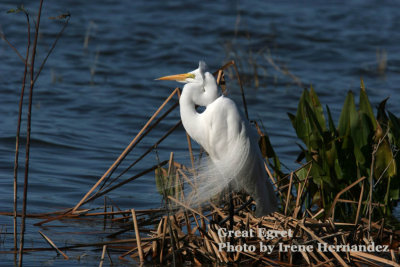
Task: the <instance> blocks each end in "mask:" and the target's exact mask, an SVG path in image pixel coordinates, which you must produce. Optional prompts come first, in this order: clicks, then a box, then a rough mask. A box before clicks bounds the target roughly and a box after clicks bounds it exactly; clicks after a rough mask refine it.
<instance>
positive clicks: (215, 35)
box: [0, 0, 400, 266]
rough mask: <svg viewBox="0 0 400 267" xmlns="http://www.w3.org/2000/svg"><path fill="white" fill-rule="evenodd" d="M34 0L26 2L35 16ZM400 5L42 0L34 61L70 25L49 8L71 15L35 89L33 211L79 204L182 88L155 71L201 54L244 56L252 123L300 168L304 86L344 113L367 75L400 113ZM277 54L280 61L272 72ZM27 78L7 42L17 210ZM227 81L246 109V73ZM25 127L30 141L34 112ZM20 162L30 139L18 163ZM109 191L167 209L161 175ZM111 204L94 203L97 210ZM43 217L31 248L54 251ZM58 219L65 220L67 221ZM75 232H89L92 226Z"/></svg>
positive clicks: (4, 158)
mask: <svg viewBox="0 0 400 267" xmlns="http://www.w3.org/2000/svg"><path fill="white" fill-rule="evenodd" d="M33 2H34V3H33ZM37 2H38V1H25V3H24V4H25V7H26V8H27V9H28V10H29V11H30V13H31V14H32V15H34V16H35V15H36V12H37V7H38V3H37ZM15 6H16V3H15V2H14V1H2V2H0V26H1V30H2V31H3V32H4V34H5V35H6V36H7V38H8V39H9V40H10V41H11V42H12V43H13V44H14V45H15V46H16V47H17V48H18V50H19V51H20V52H21V54H22V55H24V54H25V47H26V23H25V18H24V16H23V15H22V14H7V13H6V11H7V10H9V9H11V8H15ZM399 7H400V4H399V3H397V2H394V1H372V0H369V1H356V0H353V1H334V2H329V3H319V4H316V3H311V2H309V3H308V2H307V3H303V4H293V3H291V2H290V1H219V2H218V1H212V2H211V1H210V2H206V3H202V2H201V1H129V0H124V1H117V2H116V1H45V2H44V7H43V14H42V20H41V28H40V32H41V34H40V38H39V43H38V55H37V61H36V62H37V63H36V65H37V66H39V62H41V61H42V59H43V58H44V56H45V55H46V53H47V51H48V49H49V47H50V46H51V44H52V41H53V40H54V38H55V36H56V34H57V33H58V31H59V30H60V29H61V27H62V23H61V22H58V21H55V20H50V19H49V17H51V16H57V15H59V14H61V13H65V12H70V13H71V15H72V17H71V20H70V23H69V25H68V27H67V29H66V30H65V32H64V34H63V36H62V38H61V39H60V40H59V42H58V44H57V47H56V49H55V50H54V52H53V54H52V55H51V56H50V58H49V60H48V62H47V64H46V66H45V68H44V70H43V72H42V74H41V75H40V77H39V79H38V81H37V84H36V86H35V91H34V101H33V111H32V113H33V118H32V146H31V162H30V177H29V181H30V184H29V185H30V186H29V199H28V213H35V212H49V211H54V210H59V209H61V208H66V207H71V206H73V205H75V204H76V203H77V202H78V201H79V200H80V198H82V196H83V195H84V194H85V193H86V192H87V191H88V189H89V188H90V187H91V186H92V185H93V184H94V183H95V182H96V181H97V179H98V178H99V177H100V176H101V175H102V174H103V173H104V171H105V170H106V169H107V168H108V166H110V165H111V164H112V163H113V162H114V160H115V159H116V158H117V157H118V155H119V154H120V153H121V152H122V150H123V149H124V148H125V146H126V145H127V144H129V142H130V141H131V140H132V138H133V137H134V136H135V135H136V134H137V132H138V131H139V129H140V128H141V127H142V126H143V125H144V124H145V122H146V121H147V119H148V118H149V117H150V116H151V115H152V113H153V112H154V111H155V110H156V109H157V108H158V106H159V105H160V104H161V103H162V102H163V101H164V99H165V98H166V97H167V96H168V95H169V94H170V93H171V92H172V90H173V88H174V87H175V86H177V84H175V83H165V82H159V81H155V80H154V79H155V78H157V77H160V76H164V75H168V74H175V73H182V72H187V71H190V70H193V69H195V68H197V64H198V61H199V60H201V59H202V60H205V61H206V62H207V63H208V65H209V67H210V69H211V70H215V69H217V68H218V67H219V66H221V65H223V64H224V63H226V62H227V61H229V60H231V59H235V60H236V62H237V63H238V66H239V71H240V73H241V75H242V78H243V80H244V81H245V91H246V98H247V102H248V106H249V114H250V118H251V119H255V120H259V121H262V123H263V125H264V127H265V129H266V131H267V132H268V134H269V135H270V137H271V141H272V143H273V145H274V148H275V150H276V151H277V153H278V155H279V157H280V159H281V161H282V162H284V163H285V165H286V166H287V167H288V168H289V169H293V168H295V167H297V165H296V164H295V163H294V160H295V159H296V156H297V154H298V147H297V145H296V142H299V140H297V139H296V138H295V133H294V130H293V129H292V126H291V123H290V121H289V119H288V117H287V114H286V113H287V112H292V113H293V112H295V110H296V107H297V102H298V99H299V97H300V95H301V92H302V86H309V85H310V84H312V85H313V86H314V88H315V89H316V91H317V93H318V95H319V96H320V100H321V102H322V103H326V104H328V105H329V106H330V108H331V110H332V112H333V115H334V117H336V118H338V115H339V111H340V109H341V106H342V103H343V101H344V98H345V95H346V92H347V91H348V90H350V89H351V90H353V91H355V92H358V88H359V82H360V77H362V78H363V79H364V82H365V84H366V86H367V90H368V94H369V97H370V100H371V102H372V103H373V105H374V106H376V105H377V104H378V103H379V102H380V101H381V100H382V99H384V98H386V97H388V96H390V99H389V101H388V105H387V107H388V109H389V110H390V111H392V112H393V113H395V114H400V108H399V105H398V103H399V101H400V97H399V94H398V84H399V83H400V76H399V72H400V52H399V49H398V44H399V43H400V32H399V31H398V29H399V27H400V25H399V24H400V13H399V12H398V10H399ZM85 39H86V40H87V41H86V45H85ZM377 51H380V52H381V53H386V55H387V62H386V63H387V64H386V68H384V69H383V71H378V60H377ZM268 57H269V58H270V59H272V60H273V62H274V64H276V65H277V66H279V67H280V69H281V70H276V69H275V68H274V67H273V64H271V62H269V61H268V60H267V58H268ZM248 59H251V61H252V63H249V60H248ZM255 64H256V65H257V70H256V71H254V68H253V67H254V65H255ZM286 69H287V70H288V71H289V72H290V73H291V75H292V76H290V75H287V74H284V72H285V71H282V70H286ZM22 74H23V64H22V62H21V60H20V59H19V58H18V57H17V56H16V54H15V53H14V52H13V51H12V50H11V49H10V48H9V47H8V45H7V44H6V43H5V42H3V41H1V42H0V118H1V119H0V184H1V186H0V211H11V210H12V199H13V194H12V191H13V190H12V177H13V159H14V150H15V132H16V127H17V112H18V101H19V94H20V89H21V79H22ZM227 74H229V73H227ZM293 77H298V80H294V78H293ZM227 78H228V87H229V92H230V95H231V97H232V98H233V99H234V100H235V101H236V102H237V103H238V104H241V98H240V94H239V89H238V86H237V83H236V81H235V80H234V79H233V77H231V76H230V75H227ZM300 83H301V85H300V86H299V84H300ZM356 94H357V93H356ZM26 98H27V97H26ZM25 111H26V109H25ZM24 118H25V116H24ZM178 120H179V112H178V110H176V111H174V112H173V113H172V114H171V115H170V116H169V117H167V119H166V120H165V121H163V122H162V123H161V124H160V127H159V128H157V129H156V130H154V132H152V134H151V135H150V136H149V137H148V138H146V139H144V140H143V142H142V143H141V144H140V145H139V146H138V147H137V148H135V150H133V151H132V153H131V154H130V155H129V157H128V158H127V161H126V162H127V163H125V164H123V166H126V165H127V164H129V163H130V162H132V161H133V160H134V159H135V158H137V157H138V156H139V155H140V154H142V153H143V152H144V151H145V149H146V148H147V147H149V146H150V145H152V144H153V143H154V142H155V141H156V140H157V139H158V138H160V137H161V136H162V135H163V133H164V132H165V131H166V130H167V129H169V128H170V127H172V125H174V124H175V123H176V121H178ZM22 129H23V136H25V129H26V123H25V119H24V122H23V126H22ZM182 140H185V135H184V130H183V128H179V129H178V130H177V131H176V132H175V133H174V134H172V135H171V136H170V137H169V138H168V139H166V140H165V141H164V142H163V143H162V144H161V145H160V146H159V147H158V149H157V151H158V156H159V158H160V160H165V159H168V157H169V153H170V152H171V151H173V152H174V153H175V155H176V157H177V159H178V160H182V161H185V160H186V161H187V156H188V155H187V144H186V143H185V142H183V141H182ZM23 159H24V147H23V146H22V147H21V158H20V162H21V165H22V164H23ZM156 163H157V155H156V153H155V152H152V153H150V154H149V156H148V157H147V158H145V160H143V161H142V162H141V163H140V164H138V165H137V166H136V167H135V168H134V169H133V170H131V171H130V172H129V173H128V175H127V176H126V177H128V176H132V175H134V174H136V173H138V172H140V171H142V170H144V169H146V168H148V167H150V166H152V165H154V164H156ZM22 170H23V169H22V168H21V171H20V176H19V177H20V181H21V180H22V177H23V175H22V174H23V172H22ZM20 189H22V183H21V185H20ZM21 192H22V191H21ZM110 197H111V198H112V199H113V200H114V201H115V202H116V203H118V205H119V206H120V207H121V208H154V207H158V206H159V205H160V198H159V196H158V193H157V192H156V189H155V187H154V175H153V173H150V174H149V175H147V176H145V177H142V178H140V179H138V180H136V181H135V182H132V183H129V184H127V185H125V186H124V187H122V188H120V189H119V190H117V191H115V192H114V193H113V194H111V195H110ZM20 200H21V199H20ZM102 201H103V200H99V201H98V202H95V203H93V204H92V206H90V205H89V207H96V206H98V205H100V203H102ZM397 213H399V212H397ZM35 222H37V221H35V220H28V229H27V240H28V241H27V246H32V247H34V246H37V247H39V246H42V247H44V246H46V244H44V243H43V241H42V239H41V237H40V236H39V234H38V231H39V230H43V229H42V228H40V227H33V226H32V224H33V223H35ZM0 225H1V226H3V227H5V229H6V230H7V232H8V233H10V232H12V221H11V218H7V217H4V216H2V217H0ZM53 225H58V226H62V227H64V228H67V224H63V223H62V222H61V223H54V224H53ZM75 226H76V225H75ZM78 227H79V228H80V229H82V231H85V229H86V230H90V229H91V227H92V226H86V225H79V226H78ZM101 227H102V226H101ZM64 228H63V229H64ZM55 229H56V228H46V229H45V230H46V231H47V232H46V233H48V235H49V236H50V237H54V236H58V239H56V241H57V242H59V243H61V244H64V242H66V241H65V238H64V237H65V235H62V234H57V233H58V232H57V231H56V230H55ZM99 229H100V228H99ZM65 231H67V230H65ZM3 232H4V231H3ZM0 236H2V235H1V234H0ZM4 236H5V237H6V242H4V243H0V250H8V249H9V244H10V240H11V235H8V234H7V235H4ZM82 238H83V237H82ZM96 238H98V236H97V235H91V236H90V237H87V235H85V237H84V239H85V241H88V240H92V241H93V240H96ZM75 241H82V240H79V239H78V240H75ZM71 242H72V241H71ZM71 253H72V252H71ZM76 253H77V254H79V253H78V252H76ZM80 253H81V254H82V253H83V252H82V251H80ZM100 253H101V252H100V251H89V252H87V254H88V255H90V256H88V257H85V260H82V261H77V260H76V259H75V261H74V264H82V265H85V266H88V265H97V264H98V260H99V255H100ZM0 258H4V259H5V261H6V262H9V263H10V264H11V263H12V256H11V255H4V254H0ZM24 259H25V262H26V263H27V266H28V265H29V264H31V265H33V266H37V265H43V264H49V265H52V264H54V265H57V266H60V265H63V264H71V261H68V262H66V261H63V260H62V259H60V258H57V257H55V253H53V252H45V253H38V252H36V253H34V254H28V255H26V257H25V258H24ZM116 261H117V262H118V260H116Z"/></svg>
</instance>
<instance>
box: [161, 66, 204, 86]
mask: <svg viewBox="0 0 400 267" xmlns="http://www.w3.org/2000/svg"><path fill="white" fill-rule="evenodd" d="M206 69H207V65H206V63H205V62H204V61H200V62H199V67H198V68H197V69H195V70H194V71H191V72H188V73H183V74H175V75H169V76H164V77H161V78H158V79H156V80H162V81H177V82H181V83H204V80H205V78H204V74H205V72H206Z"/></svg>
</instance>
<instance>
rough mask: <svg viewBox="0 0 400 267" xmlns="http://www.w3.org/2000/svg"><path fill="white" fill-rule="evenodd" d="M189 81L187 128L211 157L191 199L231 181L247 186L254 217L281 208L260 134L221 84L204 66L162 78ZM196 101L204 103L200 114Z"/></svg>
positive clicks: (184, 101) (197, 200) (184, 111)
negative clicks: (252, 203)
mask: <svg viewBox="0 0 400 267" xmlns="http://www.w3.org/2000/svg"><path fill="white" fill-rule="evenodd" d="M159 80H176V81H179V82H183V83H186V84H185V86H184V87H183V91H182V95H181V98H180V101H179V102H180V113H181V118H182V124H183V126H184V128H185V130H186V132H187V133H188V134H189V135H190V137H191V138H193V139H194V140H195V141H196V142H197V143H199V144H200V145H201V146H202V147H203V148H204V150H205V151H206V152H207V153H208V155H209V158H210V160H209V161H208V162H207V163H206V164H205V165H204V166H202V167H201V168H200V169H199V170H198V177H197V178H196V179H197V187H198V188H197V191H196V192H194V194H193V198H192V200H191V201H192V203H194V204H201V203H202V202H204V201H207V200H208V199H209V198H211V197H213V196H215V195H216V194H218V193H220V192H221V191H222V190H223V189H224V188H226V187H227V186H228V185H229V184H232V185H233V186H234V189H236V190H240V189H244V190H245V191H246V192H247V193H248V194H249V195H250V196H252V197H253V199H254V200H255V202H256V216H257V217H260V216H263V215H267V214H269V213H271V212H273V211H275V210H276V209H277V206H278V205H277V200H276V196H275V193H274V190H273V187H272V185H271V183H270V182H269V180H267V173H266V171H265V168H264V159H263V157H262V155H261V152H260V149H259V147H258V142H257V140H258V135H257V133H256V131H255V130H254V129H253V128H252V127H251V126H250V124H249V122H248V121H247V120H246V119H245V118H244V116H243V114H242V113H241V112H240V111H239V109H238V108H237V106H236V104H235V103H234V102H233V101H232V100H231V99H230V98H228V97H225V96H223V95H221V96H219V94H218V86H217V83H216V81H215V79H214V77H213V75H212V74H210V73H209V72H206V65H205V63H204V62H202V61H200V63H199V68H198V69H196V70H194V71H192V72H189V73H186V74H178V75H172V76H166V77H162V78H160V79H159ZM195 105H199V106H205V107H206V109H205V110H204V112H202V113H199V112H197V110H196V108H195Z"/></svg>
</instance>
